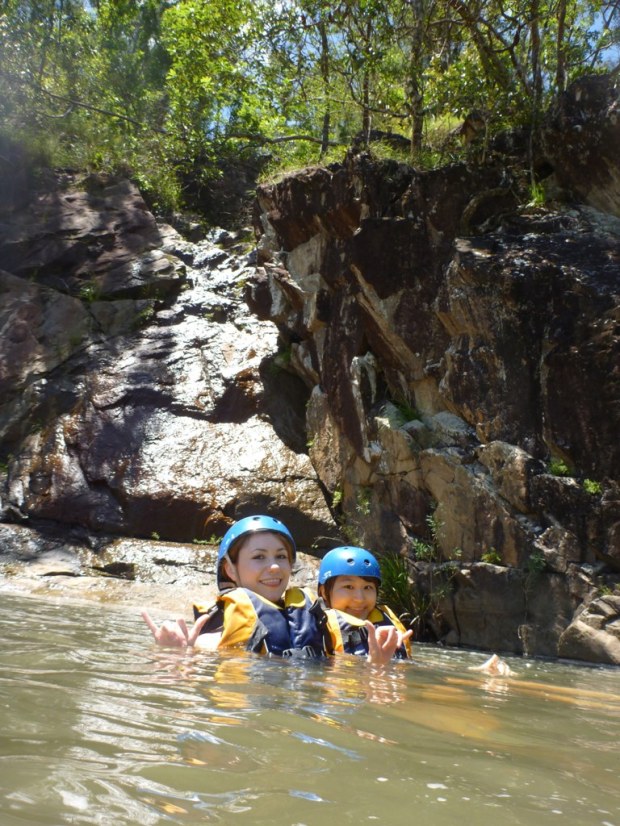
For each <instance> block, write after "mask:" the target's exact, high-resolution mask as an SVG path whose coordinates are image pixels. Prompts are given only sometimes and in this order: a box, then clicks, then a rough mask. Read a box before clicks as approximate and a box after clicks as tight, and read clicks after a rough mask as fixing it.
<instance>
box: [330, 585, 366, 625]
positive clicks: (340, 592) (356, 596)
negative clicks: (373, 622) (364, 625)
mask: <svg viewBox="0 0 620 826" xmlns="http://www.w3.org/2000/svg"><path fill="white" fill-rule="evenodd" d="M376 604H377V584H376V582H375V581H374V580H369V579H365V578H364V577H361V576H348V575H346V576H345V575H342V576H337V577H335V578H334V583H333V585H332V589H331V593H330V595H329V606H330V608H335V609H336V610H337V611H344V612H345V613H347V614H352V615H353V616H354V617H357V618H358V619H364V620H365V619H367V618H368V615H369V614H370V612H371V611H372V609H373V608H374V607H375V605H376Z"/></svg>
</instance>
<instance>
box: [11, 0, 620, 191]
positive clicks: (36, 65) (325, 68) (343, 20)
mask: <svg viewBox="0 0 620 826" xmlns="http://www.w3.org/2000/svg"><path fill="white" fill-rule="evenodd" d="M619 12H620V2H611V3H601V2H585V0H549V1H547V0H516V1H515V2H505V0H473V2H472V0H467V2H461V0H356V2H350V0H340V2H335V3H334V2H329V3H328V2H327V0H286V1H285V2H283V3H275V4H274V3H272V2H266V0H253V2H249V0H234V2H233V0H177V2H174V1H172V0H93V2H83V1H82V0H30V1H29V2H20V0H2V2H0V124H1V125H0V130H1V132H0V136H1V137H2V138H3V140H4V141H15V142H17V143H19V144H20V146H26V147H28V149H29V150H30V151H31V152H32V153H33V155H34V156H36V157H38V158H40V159H41V160H44V161H45V162H47V163H50V164H53V165H55V166H71V167H79V168H90V169H95V170H110V171H123V172H125V173H128V174H131V175H132V176H133V177H134V179H135V180H136V181H137V182H138V183H139V184H140V185H141V187H142V188H143V191H145V192H147V193H150V195H151V199H152V202H153V203H154V204H155V205H156V206H157V205H159V206H161V207H171V206H176V205H182V204H183V201H184V200H187V198H186V196H187V193H188V192H190V191H195V190H196V186H197V185H200V182H202V183H205V182H206V183H208V182H209V181H212V180H213V179H214V178H216V177H217V175H218V174H221V169H222V164H223V163H226V161H227V160H228V161H230V160H231V159H235V160H237V161H238V160H244V159H245V160H247V161H248V162H252V163H254V164H255V165H256V164H258V165H259V166H261V167H267V168H268V169H272V170H277V169H281V168H284V167H287V166H288V167H290V166H300V165H304V164H307V163H313V162H317V161H324V160H326V159H329V158H330V157H338V158H340V157H341V156H342V153H343V151H344V149H345V148H346V147H348V146H350V145H351V143H352V142H353V141H354V140H357V141H362V142H366V141H367V140H368V137H369V136H370V135H373V136H377V135H383V136H384V137H386V136H387V142H388V143H390V144H391V149H392V151H393V150H394V147H398V148H399V151H400V152H401V153H402V155H403V157H408V158H410V159H411V160H413V161H415V162H416V163H418V164H421V165H430V164H433V163H436V162H438V161H445V160H446V158H448V159H449V157H450V153H451V152H456V151H458V144H457V145H456V147H455V146H453V145H452V143H451V137H453V131H454V128H455V126H457V125H458V124H459V123H461V122H462V121H463V118H464V117H466V116H467V115H468V114H469V113H472V112H474V113H476V117H477V118H478V123H480V124H483V126H484V129H485V130H491V131H495V130H497V129H499V128H501V127H503V126H505V125H514V124H522V123H526V124H530V125H534V126H535V125H536V122H537V118H538V116H539V114H540V112H541V111H542V110H543V109H544V107H545V105H546V104H547V103H548V100H549V99H550V98H551V96H553V95H555V94H557V93H558V92H561V91H562V90H563V89H564V88H565V87H566V84H567V83H568V82H569V81H570V80H571V79H572V78H574V77H575V76H576V75H579V74H584V73H589V72H593V71H601V70H607V71H610V70H611V71H613V70H614V69H615V68H616V64H617V62H618V48H617V47H618V40H619V37H620V28H619V21H620V14H619ZM395 134H396V135H399V136H402V138H401V139H400V141H398V142H397V141H396V140H395V139H394V140H392V139H391V136H392V135H395ZM0 154H2V153H0ZM5 160H6V159H5Z"/></svg>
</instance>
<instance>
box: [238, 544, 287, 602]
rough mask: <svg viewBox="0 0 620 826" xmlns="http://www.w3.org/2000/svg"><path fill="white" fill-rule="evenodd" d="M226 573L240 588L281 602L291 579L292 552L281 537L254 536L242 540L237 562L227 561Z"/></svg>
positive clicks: (272, 600)
mask: <svg viewBox="0 0 620 826" xmlns="http://www.w3.org/2000/svg"><path fill="white" fill-rule="evenodd" d="M224 570H225V571H226V573H227V574H228V576H230V578H231V579H232V581H233V582H235V583H236V584H237V585H239V586H240V587H241V588H248V589H249V590H250V591H255V592H256V593H257V594H259V596H261V597H264V598H265V599H268V600H270V601H271V602H278V600H280V599H281V598H282V595H283V594H284V592H285V591H286V589H287V587H288V581H289V579H290V576H291V551H290V548H289V546H288V544H287V542H286V541H285V540H284V538H283V537H282V536H280V534H277V533H271V532H270V531H260V532H259V533H252V534H250V535H249V536H248V537H247V538H246V539H245V540H244V541H243V543H242V545H241V547H240V548H239V551H238V553H237V559H236V561H235V562H231V560H229V559H226V560H225V562H224Z"/></svg>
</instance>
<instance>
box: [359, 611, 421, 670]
mask: <svg viewBox="0 0 620 826" xmlns="http://www.w3.org/2000/svg"><path fill="white" fill-rule="evenodd" d="M366 628H367V629H368V662H369V663H371V664H372V665H386V664H387V663H389V661H390V660H391V659H392V657H393V656H394V654H395V653H396V649H397V648H399V647H400V646H401V645H402V644H403V643H404V642H405V640H408V639H409V637H410V636H411V635H412V634H413V631H405V633H404V634H403V632H402V631H399V630H398V629H397V628H394V626H393V625H381V626H379V628H376V627H375V626H374V625H373V624H372V622H370V621H367V622H366Z"/></svg>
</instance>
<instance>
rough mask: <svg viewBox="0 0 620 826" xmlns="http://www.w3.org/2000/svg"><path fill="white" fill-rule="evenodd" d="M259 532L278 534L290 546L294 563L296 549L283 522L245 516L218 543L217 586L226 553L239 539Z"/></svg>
mask: <svg viewBox="0 0 620 826" xmlns="http://www.w3.org/2000/svg"><path fill="white" fill-rule="evenodd" d="M261 531H269V532H270V533H279V534H280V535H281V536H283V537H284V538H285V539H286V541H287V544H288V545H290V548H291V554H292V560H291V561H292V562H295V557H296V554H297V548H296V547H295V540H294V539H293V536H292V534H291V532H290V531H289V529H288V528H287V527H286V525H285V524H284V523H283V522H280V520H279V519H276V518H275V517H274V516H246V517H245V518H244V519H240V520H239V521H238V522H235V524H234V525H231V527H230V528H229V529H228V530H227V531H226V533H225V534H224V536H223V538H222V541H221V542H220V547H219V550H218V552H217V584H218V586H219V585H220V581H221V576H220V574H221V568H222V560H223V559H224V557H225V556H228V552H229V551H230V549H231V548H232V546H233V545H234V544H235V542H237V540H238V539H241V538H242V537H244V536H247V535H248V534H251V533H259V532H261Z"/></svg>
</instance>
